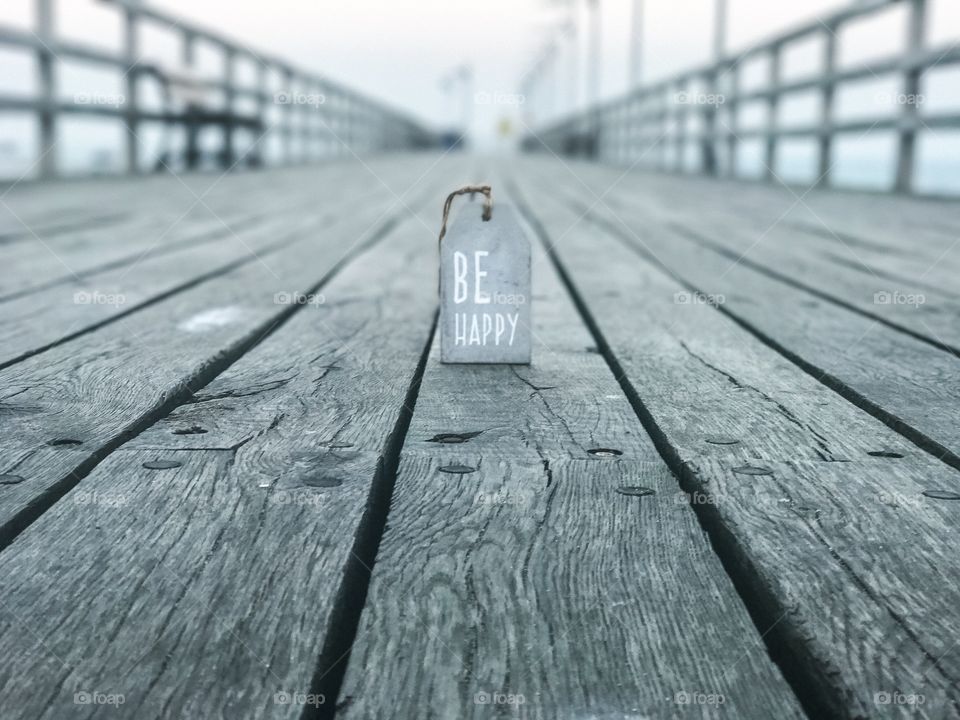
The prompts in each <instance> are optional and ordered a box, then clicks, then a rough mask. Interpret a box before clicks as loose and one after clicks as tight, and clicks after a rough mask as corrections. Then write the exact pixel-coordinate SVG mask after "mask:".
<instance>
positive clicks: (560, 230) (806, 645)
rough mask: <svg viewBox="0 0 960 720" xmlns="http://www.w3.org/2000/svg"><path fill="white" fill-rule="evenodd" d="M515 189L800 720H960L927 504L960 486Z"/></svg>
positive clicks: (944, 588)
mask: <svg viewBox="0 0 960 720" xmlns="http://www.w3.org/2000/svg"><path fill="white" fill-rule="evenodd" d="M520 184H521V185H523V186H524V187H526V188H532V189H530V190H528V191H527V193H526V195H527V197H528V198H529V199H530V201H531V202H532V203H534V204H533V205H532V207H535V208H536V212H537V216H538V217H539V218H540V219H541V221H542V225H543V228H544V229H545V232H546V233H547V235H548V236H549V237H550V238H551V240H552V241H554V242H555V243H556V252H557V255H558V257H559V258H560V260H561V261H562V262H563V267H564V268H565V271H566V273H567V275H568V277H569V278H570V280H571V282H572V283H573V286H574V288H575V289H576V291H577V296H578V298H579V299H580V301H581V302H582V303H583V305H582V306H583V307H584V308H586V309H588V311H589V314H590V318H591V322H592V323H594V327H595V328H596V330H597V332H598V333H599V336H600V344H601V349H602V350H603V351H604V353H605V356H606V357H607V358H608V360H609V362H610V363H611V365H612V367H613V369H614V371H615V372H616V373H617V374H622V376H623V377H624V378H625V382H626V383H627V388H628V390H629V392H630V395H631V399H632V402H633V404H634V405H635V407H636V408H637V409H638V412H640V413H641V417H644V418H645V424H646V426H647V428H648V430H650V431H651V432H652V433H653V436H654V438H655V439H656V440H657V442H658V444H659V448H660V450H661V453H663V454H664V455H665V457H667V458H668V459H669V460H670V464H671V468H672V469H673V470H674V471H675V472H678V473H679V474H680V475H681V479H682V481H683V484H684V488H685V489H686V490H688V491H690V492H693V493H695V495H694V506H695V507H696V508H697V510H698V512H699V514H700V516H701V518H702V520H703V521H704V523H705V524H706V525H707V527H708V528H709V529H710V531H711V537H712V539H713V541H714V544H715V545H716V546H717V547H718V549H719V551H720V553H721V555H722V557H724V559H725V564H726V567H727V568H728V569H729V570H730V571H731V572H732V573H733V575H734V578H735V579H736V580H737V582H738V583H739V585H740V586H741V587H742V588H743V592H745V593H746V597H747V598H748V600H749V602H750V603H751V608H752V610H753V612H754V614H755V617H757V618H759V625H760V627H761V628H766V629H767V630H768V635H767V637H768V639H770V642H771V643H772V644H773V647H774V649H775V650H776V652H777V654H778V656H780V657H781V658H782V659H783V660H784V662H785V663H786V666H785V667H787V668H788V672H789V674H790V676H791V677H792V678H793V679H794V681H795V684H794V687H798V688H801V689H802V695H803V698H804V699H805V701H806V702H807V703H809V707H812V708H815V709H816V711H817V713H819V714H824V713H825V714H827V715H829V716H838V717H862V716H873V715H883V716H887V715H890V716H892V717H900V716H902V717H906V716H910V717H931V718H942V717H950V716H953V715H955V714H956V713H957V712H958V703H960V699H958V697H957V691H956V688H957V679H958V678H960V646H957V645H956V644H955V642H954V639H953V638H952V637H951V636H950V634H949V633H947V632H945V630H944V628H946V627H950V626H952V624H955V623H956V622H957V621H958V619H960V618H958V617H957V615H958V610H957V606H956V602H955V594H954V592H953V590H952V587H951V582H950V580H948V578H950V577H952V576H954V575H956V574H957V573H960V561H958V559H957V558H955V557H954V556H953V555H954V554H953V553H950V552H949V551H948V550H946V549H945V546H944V543H943V538H944V537H946V536H949V535H950V534H952V533H955V532H956V531H957V529H958V523H960V519H958V518H957V516H956V513H954V512H952V510H951V508H950V506H949V501H947V500H941V499H936V498H935V497H926V496H924V495H923V494H922V493H923V492H924V491H931V490H936V489H938V488H939V489H944V490H947V491H952V492H956V488H958V487H960V474H958V473H957V472H956V471H954V470H952V469H951V468H949V467H947V466H946V465H944V464H943V463H941V462H939V461H937V460H936V459H935V458H933V457H932V456H930V455H929V454H927V453H925V452H923V451H920V450H918V449H917V448H915V447H914V446H913V445H911V444H910V443H908V442H906V441H905V440H904V439H903V438H902V437H901V436H899V435H898V434H897V433H895V432H893V431H892V430H890V429H889V428H887V427H886V426H885V425H883V424H882V423H880V422H879V421H877V420H875V419H873V418H872V417H870V416H869V415H866V414H865V413H863V412H860V411H859V410H857V409H856V408H854V407H853V406H851V405H850V404H848V403H847V402H846V401H844V400H843V399H841V398H840V397H838V396H837V395H835V394H834V393H833V392H831V391H830V390H829V389H827V388H826V387H825V386H824V385H822V384H820V383H818V382H817V381H815V380H814V379H813V378H812V377H810V376H809V375H807V374H805V373H803V372H801V371H800V370H799V369H798V368H796V367H795V366H794V365H792V364H791V363H789V362H788V361H786V360H785V359H784V358H783V357H782V356H781V355H779V354H777V353H775V352H774V351H773V350H771V349H770V348H769V347H767V346H765V345H763V344H761V343H760V342H759V341H757V340H756V339H755V338H754V337H752V336H751V335H750V334H748V333H747V332H746V331H745V330H744V329H743V328H741V327H740V326H739V325H737V324H736V323H735V322H733V321H732V320H731V319H730V318H728V317H726V316H724V315H723V314H721V313H719V312H718V311H717V310H716V309H715V308H714V307H712V306H709V305H704V304H678V303H676V302H675V300H674V298H675V295H676V293H678V292H684V291H686V290H687V288H685V287H683V286H682V285H680V284H678V283H677V282H675V281H673V280H671V279H670V278H669V277H667V276H665V275H664V274H662V273H661V272H659V271H657V270H655V269H654V268H652V267H651V266H650V265H649V263H647V262H645V261H643V260H641V259H640V258H638V257H637V256H636V255H635V254H634V253H633V252H632V251H630V250H628V249H627V248H625V247H624V246H623V245H621V244H620V243H619V242H618V241H616V240H614V239H612V238H611V237H610V236H609V235H608V234H607V233H606V232H605V231H604V230H603V229H601V228H598V227H596V226H593V227H586V226H584V225H582V224H577V219H578V213H576V212H575V211H574V210H572V209H571V208H570V207H569V205H568V204H566V203H561V202H556V201H554V200H552V199H551V193H550V192H547V191H545V190H541V189H537V188H535V187H534V184H533V183H532V182H529V181H526V182H524V180H523V178H522V177H521V182H520ZM551 190H552V188H551ZM598 258H601V259H602V261H600V262H598V260H597V259H598ZM717 443H719V444H717ZM727 443H729V444H727ZM871 453H872V454H873V456H872V455H871ZM878 455H879V456H880V457H877V456H878ZM881 569H882V570H881ZM933 618H936V621H933ZM895 692H900V693H904V694H911V693H912V694H922V695H923V696H924V699H925V702H924V704H923V705H922V706H920V705H916V704H911V705H893V704H891V705H890V706H884V707H881V706H880V704H882V703H883V699H884V698H885V697H887V696H886V695H879V696H878V694H879V693H889V694H891V695H892V694H893V693H895ZM878 703H880V704H878Z"/></svg>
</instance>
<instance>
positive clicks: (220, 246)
mask: <svg viewBox="0 0 960 720" xmlns="http://www.w3.org/2000/svg"><path fill="white" fill-rule="evenodd" d="M340 185H341V188H342V189H341V192H334V188H333V187H331V188H328V189H327V191H328V193H329V198H330V202H329V204H327V205H325V206H324V207H321V208H317V207H316V203H315V201H311V202H310V204H309V205H308V204H306V203H304V202H303V201H302V200H301V201H300V203H299V206H297V207H288V208H283V207H280V208H274V209H273V211H272V212H271V214H270V216H269V217H267V218H263V222H262V223H252V224H243V225H241V226H238V227H237V229H236V230H232V229H230V228H227V227H223V226H221V228H222V229H223V230H224V232H223V234H222V235H220V236H219V237H217V238H214V239H213V241H210V242H200V243H190V244H188V245H186V244H180V249H179V250H177V251H172V252H170V251H169V250H170V249H169V248H168V249H167V250H168V252H165V253H162V254H158V253H156V252H151V247H150V244H149V243H144V245H143V247H142V254H141V256H140V257H139V258H138V259H137V262H135V263H133V264H123V265H121V266H120V267H116V268H113V269H110V270H106V271H103V272H97V273H95V274H92V275H88V276H86V277H84V278H82V279H79V280H75V281H74V282H71V283H69V284H63V285H59V286H55V287H51V288H50V289H48V290H46V291H44V292H42V293H31V294H29V295H24V296H20V297H17V298H15V299H12V300H9V301H7V302H6V303H3V304H2V307H3V308H4V311H5V315H4V317H3V318H0V348H2V349H0V367H4V366H7V365H10V364H13V363H15V362H17V361H19V360H22V359H23V358H25V357H27V356H29V355H32V354H35V353H37V352H39V351H42V350H45V349H47V348H49V347H50V346H51V345H53V344H57V343H61V342H64V341H66V340H70V339H72V338H74V337H76V336H77V335H80V334H83V333H85V332H89V331H90V330H92V329H95V328H97V327H101V326H102V325H104V324H107V323H110V322H114V321H116V320H118V319H119V318H121V317H124V316H125V315H127V314H129V313H134V312H137V311H138V310H140V309H141V308H142V307H143V306H144V305H145V304H148V303H151V302H156V301H157V300H160V299H162V298H164V297H166V296H167V295H169V294H170V293H175V292H179V291H182V290H184V289H187V288H190V287H193V286H195V285H197V284H198V283H201V282H204V281H207V280H209V279H211V278H214V277H216V276H217V275H221V274H223V273H225V272H228V271H230V270H233V269H236V268H237V267H239V266H241V265H244V264H247V263H252V262H264V263H266V265H267V267H269V265H270V262H271V261H270V256H271V255H272V254H274V253H277V252H284V251H286V250H287V249H288V247H289V246H290V245H291V244H292V243H295V242H307V241H309V240H310V239H311V238H313V237H314V236H315V235H316V234H318V233H322V232H324V231H325V226H326V225H328V224H330V223H332V222H334V221H336V220H337V216H338V215H340V216H342V215H344V214H349V213H350V212H355V211H356V210H359V209H360V208H362V207H363V206H365V205H379V206H381V207H388V206H389V204H390V201H391V200H392V198H391V196H390V194H389V193H388V192H387V191H386V190H384V189H383V188H374V189H373V190H371V191H369V192H367V193H361V192H359V190H360V188H359V186H357V187H353V186H349V184H347V183H344V182H343V181H341V182H340ZM344 185H347V187H343V186H344ZM311 205H312V207H311Z"/></svg>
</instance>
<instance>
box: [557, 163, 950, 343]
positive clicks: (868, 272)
mask: <svg viewBox="0 0 960 720" xmlns="http://www.w3.org/2000/svg"><path fill="white" fill-rule="evenodd" d="M553 172H554V170H553V169H552V168H551V167H550V166H549V165H548V166H546V167H543V166H541V175H540V177H543V178H545V179H549V178H552V177H553V174H552V173H553ZM575 172H576V173H577V174H578V175H581V174H582V175H583V177H584V178H586V180H585V181H584V182H586V183H587V185H586V186H585V185H584V184H583V182H580V181H577V180H572V182H571V183H570V184H569V186H570V189H571V190H572V191H573V192H575V193H577V194H578V195H580V196H581V199H582V200H583V201H584V202H586V203H587V204H588V205H594V206H595V207H594V209H595V210H596V211H598V212H604V211H606V212H608V213H612V214H615V216H616V217H617V218H621V219H622V220H626V221H627V224H628V225H631V224H633V221H632V220H630V218H642V219H643V222H644V223H654V224H656V225H657V226H659V227H662V228H665V229H666V231H667V232H669V233H670V234H672V235H678V236H680V237H684V238H686V239H687V240H692V241H694V242H698V243H700V244H703V245H705V246H708V247H711V248H713V249H716V250H718V251H720V252H722V253H724V254H725V255H726V257H727V264H726V266H725V267H726V268H729V267H731V266H733V265H737V264H739V265H744V266H748V267H750V268H752V269H755V270H757V271H759V272H764V273H767V274H769V275H770V276H771V277H775V278H776V279H778V280H780V281H781V282H786V283H793V284H794V285H795V286H796V287H798V288H800V289H802V290H804V291H807V292H810V293H812V294H816V295H818V296H820V298H821V299H823V300H825V301H827V302H834V303H839V304H842V305H844V306H846V307H848V308H850V309H853V310H855V311H857V312H860V313H863V314H864V315H865V316H867V317H868V318H876V319H878V320H881V321H883V322H884V323H888V324H889V325H890V326H891V327H893V328H896V329H898V330H899V331H901V332H906V333H908V334H912V335H915V336H917V337H919V338H921V339H924V340H927V341H928V342H931V343H934V344H937V345H939V346H942V347H944V348H946V349H948V350H950V351H951V352H953V353H954V354H957V353H960V326H958V324H957V323H956V321H955V318H956V317H957V315H958V314H960V296H958V293H957V291H956V289H955V285H956V283H955V281H954V279H955V277H956V274H957V272H960V265H958V264H957V261H960V243H957V242H956V235H955V234H952V235H950V234H948V233H945V232H942V231H941V232H940V233H934V235H935V237H931V233H929V232H928V233H923V234H920V233H918V232H917V224H918V221H917V216H918V215H920V213H921V212H922V210H921V208H924V207H928V208H931V207H932V209H934V210H941V212H944V213H946V211H947V210H949V209H950V205H949V204H948V203H931V202H924V201H917V200H899V201H896V204H898V206H900V207H911V209H912V212H911V216H912V218H913V219H912V220H911V222H909V223H904V222H903V221H900V222H898V223H895V224H893V227H892V228H891V226H890V223H889V221H888V222H887V223H886V224H884V223H882V222H879V221H878V220H876V219H874V218H876V217H877V215H878V214H879V216H880V217H886V218H889V217H890V215H891V212H890V210H889V209H887V210H886V211H884V212H879V209H878V207H877V205H878V203H877V199H876V198H871V197H869V196H859V195H853V196H848V197H846V199H845V200H844V201H843V207H844V212H843V213H842V214H841V215H837V214H836V213H834V214H830V215H827V214H824V216H821V215H820V214H819V213H818V212H816V211H814V210H813V209H812V208H811V207H810V204H809V203H808V196H807V195H798V194H796V193H795V192H794V191H792V190H788V189H785V188H779V189H777V188H769V187H761V186H751V185H749V184H743V183H739V184H730V183H722V182H717V181H711V180H704V179H698V178H664V179H660V178H657V179H656V180H655V181H654V180H653V179H651V178H650V177H649V176H642V175H641V176H635V175H634V174H632V173H627V174H624V173H623V172H622V171H619V170H612V169H602V168H586V167H584V166H583V165H577V166H576V168H575ZM591 183H593V184H595V186H596V188H597V191H596V194H595V192H594V190H593V189H592V188H591V187H590V184H591ZM684 183H686V186H685V187H684V186H682V185H683V184H684ZM603 190H606V191H607V192H605V193H604V194H603V196H602V197H601V198H600V199H599V200H598V199H597V198H598V195H599V193H600V192H602V191H603ZM824 195H826V196H827V197H829V195H830V194H829V193H811V196H816V197H823V196H824ZM811 202H812V201H811ZM833 202H834V203H836V202H838V201H836V200H835V199H834V201H833ZM952 214H953V215H954V216H957V215H958V213H956V211H955V208H954V209H953V213H952ZM851 216H853V217H857V218H861V219H864V218H865V219H866V220H861V223H862V224H863V226H862V227H861V228H860V229H859V230H858V231H857V234H851V233H848V232H845V231H844V230H843V229H839V230H835V229H834V224H835V223H839V225H840V227H841V228H842V227H844V225H843V222H842V218H843V217H851ZM824 217H828V218H829V220H828V219H824ZM898 231H899V232H898ZM917 296H922V300H921V301H920V302H914V301H912V298H916V297H917ZM887 300H889V301H887Z"/></svg>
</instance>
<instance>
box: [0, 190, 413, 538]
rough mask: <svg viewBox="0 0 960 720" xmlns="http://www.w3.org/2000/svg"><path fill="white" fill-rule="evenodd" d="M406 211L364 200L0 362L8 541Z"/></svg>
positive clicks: (2, 511) (1, 512) (2, 514)
mask: <svg viewBox="0 0 960 720" xmlns="http://www.w3.org/2000/svg"><path fill="white" fill-rule="evenodd" d="M427 191H429V188H428V189H427ZM404 212H406V211H405V210H402V209H400V208H399V203H395V205H394V206H393V207H390V208H388V209H387V213H386V214H385V213H384V208H382V207H378V206H374V207H371V208H365V209H364V210H362V211H360V212H358V213H354V214H351V215H349V216H348V217H345V218H344V219H343V222H342V223H340V224H339V225H338V226H337V227H336V228H332V229H331V230H330V231H329V232H328V233H325V234H324V235H323V236H321V237H320V238H318V239H317V240H316V242H314V243H312V244H304V243H294V244H293V245H292V246H291V248H290V250H289V252H285V253H279V254H277V255H276V256H272V257H271V258H270V265H269V266H267V264H266V263H265V262H256V263H252V264H248V265H244V266H241V267H239V268H237V269H235V270H233V271H231V272H228V273H225V274H223V275H220V276H217V277H216V278H214V279H212V280H210V281H209V282H206V283H203V284H201V285H199V286H197V287H195V288H192V289H190V290H188V291H185V292H182V293H178V294H176V295H173V296H171V297H169V298H167V299H165V300H164V301H162V302H160V303H156V304H153V305H150V306H149V307H147V308H144V309H143V311H141V312H138V313H135V314H134V315H132V316H129V317H125V318H121V319H120V320H118V321H117V322H115V323H111V324H110V325H107V326H105V327H103V328H100V329H99V330H96V331H94V332H92V333H89V334H87V335H84V336H81V337H79V338H77V339H75V340H73V341H71V342H68V343H65V344H63V345H59V346H57V347H54V348H52V349H50V350H49V351H47V352H44V353H41V354H39V355H35V356H32V357H30V358H28V359H26V360H24V361H23V362H21V363H18V364H17V365H14V366H11V367H9V368H7V369H5V370H3V371H0V388H2V390H0V423H2V427H3V428H4V429H6V430H7V432H5V433H4V436H5V441H4V443H3V445H2V446H0V469H2V471H3V473H4V474H6V475H8V476H11V477H10V478H9V479H8V482H7V483H6V484H4V485H2V486H0V500H2V505H0V537H2V538H3V540H4V541H5V542H7V541H9V540H10V538H12V537H13V536H14V535H16V533H18V532H19V531H20V530H21V529H22V528H23V527H25V526H26V524H28V523H29V522H31V521H32V520H33V519H34V518H35V517H36V515H37V514H38V513H39V512H42V511H43V510H44V509H46V507H47V506H48V505H49V503H50V502H52V501H54V500H55V499H56V498H57V496H58V495H59V494H61V493H62V492H64V491H65V490H66V489H68V488H69V487H71V486H72V485H73V484H74V483H75V482H76V479H77V478H79V477H82V476H83V475H85V474H86V472H88V471H89V470H90V468H91V467H93V466H94V465H95V464H96V463H97V462H98V461H99V460H100V459H101V458H102V457H103V456H104V454H105V453H107V452H109V451H110V450H112V449H113V448H115V447H117V446H118V445H119V444H121V443H122V442H123V441H124V440H126V439H128V438H129V437H130V435H131V434H132V433H135V432H136V431H137V430H138V429H140V428H142V427H143V426H145V425H148V424H150V423H151V422H152V421H153V420H154V419H156V418H157V417H159V416H162V415H163V414H165V412H166V411H168V410H169V409H171V408H172V406H173V405H176V404H178V403H179V401H180V400H181V399H182V398H183V397H185V396H186V395H187V394H189V392H190V391H191V389H192V388H194V387H196V386H197V383H200V384H203V382H205V381H206V380H208V379H210V377H211V376H212V375H213V374H216V373H218V372H219V371H220V370H222V369H223V367H224V366H225V365H226V364H229V363H230V362H232V361H233V360H234V359H235V358H236V357H238V356H239V355H241V354H242V353H243V352H245V351H246V350H247V349H248V348H249V347H251V346H252V345H253V344H255V343H256V342H257V341H258V340H259V339H260V338H262V337H263V336H264V334H266V333H269V331H270V330H271V329H272V328H273V327H274V326H275V325H276V323H277V322H279V321H280V320H281V319H282V318H284V317H286V316H288V315H289V314H291V313H292V312H293V311H294V310H295V309H296V306H294V305H291V304H285V303H278V300H277V295H278V293H287V294H291V295H292V294H295V293H296V294H299V295H300V296H301V297H303V296H312V295H314V294H315V293H316V286H317V284H318V283H320V282H321V281H322V279H323V278H324V277H325V276H326V275H327V273H328V272H330V271H331V270H332V269H333V268H335V267H336V265H337V264H338V263H339V262H341V261H342V260H344V259H345V258H346V257H347V256H348V255H349V253H350V252H356V251H358V250H359V249H361V248H362V246H363V245H364V244H365V243H368V242H370V241H372V240H375V239H376V238H378V237H379V235H380V234H381V233H382V232H384V231H385V230H387V229H389V227H390V226H391V225H392V223H393V219H394V218H395V217H396V216H397V214H398V213H404ZM13 428H15V431H14V430H13ZM67 440H69V441H73V442H70V443H65V442H64V441H67ZM20 478H22V480H20Z"/></svg>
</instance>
